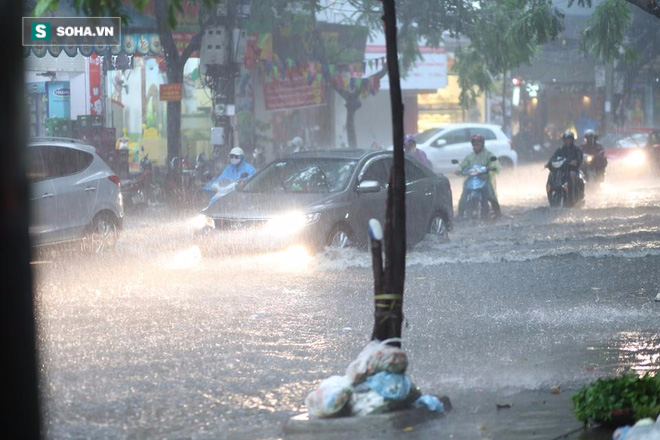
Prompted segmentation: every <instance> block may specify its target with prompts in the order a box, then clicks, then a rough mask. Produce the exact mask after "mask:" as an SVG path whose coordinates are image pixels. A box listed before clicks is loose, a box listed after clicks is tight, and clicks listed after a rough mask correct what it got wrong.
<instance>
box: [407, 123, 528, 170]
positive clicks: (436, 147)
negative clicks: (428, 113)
mask: <svg viewBox="0 0 660 440" xmlns="http://www.w3.org/2000/svg"><path fill="white" fill-rule="evenodd" d="M475 134H481V135H483V137H484V139H485V140H486V148H487V149H488V150H489V151H490V152H491V153H493V154H494V155H495V156H497V158H498V159H499V161H500V164H501V165H502V169H507V168H514V167H516V166H518V154H517V153H516V151H515V150H514V149H513V143H512V142H511V140H510V139H509V138H508V137H507V135H506V134H504V132H503V131H502V129H501V128H500V127H499V126H498V125H494V124H476V123H461V124H447V125H440V126H438V127H436V128H431V129H429V130H426V131H423V132H421V133H419V134H417V135H415V140H416V141H417V148H419V149H421V150H423V151H424V152H425V153H426V156H427V157H428V158H429V160H430V161H431V163H432V164H433V171H434V172H436V173H446V172H453V171H455V170H456V165H452V163H451V161H452V159H459V160H462V159H463V158H464V157H465V156H467V155H468V154H470V153H471V152H472V144H471V143H470V139H471V138H472V136H473V135H475Z"/></svg>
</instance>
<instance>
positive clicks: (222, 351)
mask: <svg viewBox="0 0 660 440" xmlns="http://www.w3.org/2000/svg"><path fill="white" fill-rule="evenodd" d="M539 168H540V166H539V167H536V168H533V167H529V168H526V169H520V170H519V171H518V172H517V173H515V174H513V175H508V176H502V177H501V178H500V180H499V186H498V191H499V195H500V201H501V204H502V206H503V212H504V215H505V217H504V218H503V219H500V220H498V221H497V222H495V223H493V224H467V223H459V224H457V225H456V228H455V230H454V231H453V232H452V234H451V235H450V237H451V240H450V241H449V242H448V243H442V242H439V241H434V240H433V239H432V237H428V239H427V240H426V241H425V242H423V243H421V244H419V245H418V246H417V247H416V248H414V249H413V250H411V251H410V252H409V254H408V259H407V261H408V269H407V273H406V276H407V278H406V299H405V313H406V327H405V329H404V346H405V349H406V350H407V351H408V354H409V357H410V360H411V368H410V371H409V372H410V374H411V376H412V378H413V380H414V381H415V382H416V384H417V385H419V386H420V387H421V388H422V389H423V390H425V391H427V392H430V393H436V394H447V395H449V396H451V397H453V400H454V406H455V408H456V412H455V414H456V415H455V416H450V417H448V418H447V420H446V422H442V421H441V422H438V426H437V427H435V428H434V429H436V431H435V434H434V433H433V432H431V433H428V436H427V437H424V436H423V435H422V436H421V437H420V438H437V432H447V433H451V434H453V435H454V438H475V437H474V436H471V434H466V433H465V431H464V429H465V425H461V424H457V423H452V422H451V420H452V417H454V419H453V420H458V419H459V418H460V420H472V419H470V417H472V418H473V419H474V421H473V422H472V421H470V423H472V424H473V425H474V426H477V424H478V422H479V423H481V421H482V419H481V417H485V419H483V420H486V421H485V422H483V423H484V424H485V423H487V421H488V420H489V419H488V417H489V416H486V415H483V414H482V413H480V412H479V411H478V410H477V409H476V408H478V407H479V405H478V404H476V403H475V402H481V405H482V406H483V407H486V406H488V407H491V406H492V405H494V402H493V401H492V399H495V397H493V396H497V398H502V396H507V395H510V396H513V395H515V393H517V392H519V391H520V390H536V391H538V392H549V390H551V389H552V388H553V387H554V386H557V385H561V387H562V389H565V390H570V389H575V388H576V387H579V386H581V385H582V384H584V383H586V382H588V381H590V380H592V379H594V378H596V377H601V376H604V375H609V374H616V373H619V372H621V371H623V370H625V369H630V368H631V369H634V370H635V371H638V372H640V373H641V372H644V371H658V368H659V364H660V362H659V361H660V358H659V356H660V354H659V353H660V331H659V330H658V315H659V314H660V303H657V302H654V298H655V296H656V294H657V293H658V286H660V273H659V272H658V270H657V268H658V267H660V209H658V208H659V207H660V180H657V179H653V178H645V179H638V180H630V179H625V178H622V177H618V178H617V179H618V180H615V177H611V178H610V177H609V176H608V182H607V184H606V185H604V186H603V187H602V188H590V189H588V194H587V201H586V204H585V206H584V207H583V208H581V209H574V210H566V209H552V210H551V209H549V208H547V207H546V206H547V201H546V200H545V196H544V193H543V189H544V184H545V174H544V173H543V172H542V171H540V170H539ZM459 183H460V182H459V181H458V180H455V179H452V187H453V188H454V198H455V200H457V199H458V197H459V195H460V194H459V189H458V188H460V186H459ZM187 221H188V218H187V217H180V216H175V215H173V214H171V213H168V212H166V211H165V210H156V209H154V210H152V211H149V212H145V213H144V214H141V215H140V216H134V217H129V218H127V219H126V230H125V231H124V234H123V236H122V238H121V242H120V245H119V248H118V250H117V252H116V254H113V255H109V256H101V257H97V258H88V257H80V256H77V255H75V254H74V253H69V252H62V251H59V252H49V251H45V252H42V253H40V262H41V263H42V264H35V265H33V266H32V268H33V270H34V271H35V275H36V286H35V291H36V298H37V313H38V319H39V322H38V325H39V335H40V347H41V365H42V370H41V371H42V377H43V393H44V397H45V402H46V411H45V416H46V420H47V425H46V429H47V434H48V437H49V438H58V439H59V438H276V437H278V436H279V435H280V433H281V429H282V426H283V423H284V422H285V421H286V420H287V418H288V417H289V416H291V415H293V414H295V413H296V412H298V411H300V410H303V408H302V400H303V398H304V396H305V395H306V393H307V392H309V391H310V390H311V389H312V388H313V387H314V386H315V385H316V384H317V383H318V381H320V380H321V379H323V378H325V377H327V376H329V375H332V374H342V373H343V371H344V370H345V368H346V366H347V365H348V363H349V362H350V360H352V358H353V357H354V356H355V355H356V354H357V353H358V352H359V351H360V349H361V347H362V345H363V344H364V343H366V341H367V339H368V337H369V335H370V332H371V326H372V307H373V306H372V299H371V295H372V278H371V270H370V264H371V262H370V258H369V255H368V254H367V253H366V252H365V251H362V250H355V249H348V250H342V251H335V252H326V253H323V254H319V255H315V256H311V257H310V256H308V255H307V254H306V253H305V252H304V251H303V250H301V249H290V250H287V251H282V252H276V253H270V254H258V255H253V254H249V253H243V254H239V255H233V256H224V257H218V258H203V257H202V256H201V254H200V253H199V250H198V249H197V248H195V247H194V246H193V244H192V240H191V236H190V234H191V231H190V229H189V226H188V223H187ZM489 399H490V400H489ZM469 405H470V406H469ZM467 406H469V408H472V409H467V408H466V407H467ZM461 408H462V409H461ZM484 414H485V413H484ZM443 423H444V424H443ZM491 425H492V422H491ZM539 429H540V431H539V432H542V431H543V430H542V429H541V428H539ZM521 432H522V431H521ZM461 433H463V434H464V435H462V434H461ZM486 438H489V437H486ZM492 438H503V437H498V436H497V435H495V436H494V437H492ZM511 438H525V437H524V436H522V435H519V436H518V437H515V436H512V437H511ZM539 438H552V437H543V436H541V437H539Z"/></svg>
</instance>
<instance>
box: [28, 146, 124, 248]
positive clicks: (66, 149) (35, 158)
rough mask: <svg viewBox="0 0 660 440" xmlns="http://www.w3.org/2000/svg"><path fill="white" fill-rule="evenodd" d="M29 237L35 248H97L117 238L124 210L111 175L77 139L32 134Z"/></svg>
mask: <svg viewBox="0 0 660 440" xmlns="http://www.w3.org/2000/svg"><path fill="white" fill-rule="evenodd" d="M27 178H28V182H29V187H30V188H29V189H30V212H31V217H30V225H29V231H30V237H31V240H32V244H33V245H35V246H43V245H51V244H59V243H66V242H72V241H80V243H81V244H82V247H83V249H85V250H87V251H91V252H101V251H103V250H105V249H108V248H112V247H113V246H114V245H115V244H116V242H117V239H118V237H119V231H120V230H121V228H122V223H123V218H124V208H123V204H122V197H121V191H120V183H119V178H118V177H117V175H116V174H115V173H114V172H113V171H112V170H111V169H110V167H109V166H108V165H107V164H106V163H105V162H104V161H103V159H101V158H100V157H99V156H98V154H96V149H95V148H94V147H92V146H90V145H86V144H84V143H82V141H79V140H75V139H66V138H54V137H53V138H35V139H32V140H31V141H30V142H29V144H28V148H27Z"/></svg>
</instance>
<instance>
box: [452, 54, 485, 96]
mask: <svg viewBox="0 0 660 440" xmlns="http://www.w3.org/2000/svg"><path fill="white" fill-rule="evenodd" d="M452 71H453V72H454V73H456V74H457V75H458V86H459V87H460V89H461V93H460V94H459V102H460V104H461V106H463V107H465V108H467V107H471V106H473V105H474V104H475V103H476V100H477V96H479V95H480V94H482V93H484V92H486V91H488V90H490V87H491V85H492V83H493V81H492V79H491V76H490V73H488V69H487V67H486V60H485V59H484V57H483V55H482V53H481V52H479V51H477V50H475V49H474V48H473V47H468V48H466V49H463V48H461V47H459V48H458V49H457V50H456V63H455V64H454V67H453V69H452Z"/></svg>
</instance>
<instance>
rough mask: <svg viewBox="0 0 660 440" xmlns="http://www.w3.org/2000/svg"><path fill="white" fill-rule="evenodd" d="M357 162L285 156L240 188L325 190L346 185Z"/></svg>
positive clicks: (265, 190)
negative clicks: (287, 157)
mask: <svg viewBox="0 0 660 440" xmlns="http://www.w3.org/2000/svg"><path fill="white" fill-rule="evenodd" d="M356 164H357V160H355V159H344V158H289V159H284V160H279V161H276V162H273V163H272V164H271V165H269V166H268V167H267V168H265V169H264V170H263V171H261V172H260V173H258V174H256V175H255V176H254V178H252V179H251V180H250V181H249V182H248V183H247V184H245V186H244V187H243V188H242V189H241V191H243V192H250V193H269V192H287V193H326V192H338V191H341V190H343V189H344V188H346V185H347V184H348V181H349V179H350V177H351V175H352V174H353V170H354V169H355V166H356Z"/></svg>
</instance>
